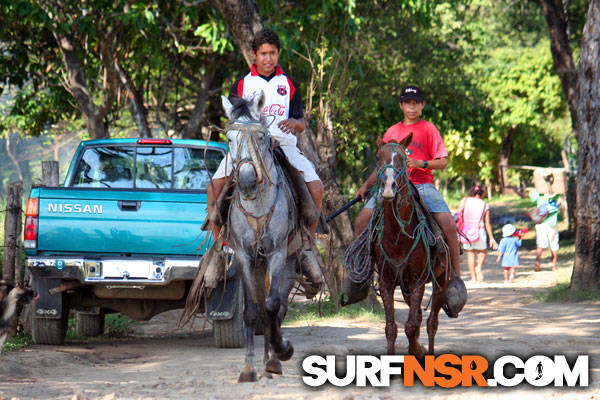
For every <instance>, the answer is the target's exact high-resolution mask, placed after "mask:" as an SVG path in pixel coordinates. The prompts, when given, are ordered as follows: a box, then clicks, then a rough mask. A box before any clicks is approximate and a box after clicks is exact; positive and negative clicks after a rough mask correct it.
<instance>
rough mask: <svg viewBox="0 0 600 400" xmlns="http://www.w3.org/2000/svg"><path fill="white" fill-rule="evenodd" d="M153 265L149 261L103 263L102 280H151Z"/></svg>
mask: <svg viewBox="0 0 600 400" xmlns="http://www.w3.org/2000/svg"><path fill="white" fill-rule="evenodd" d="M152 271H153V265H152V263H151V262H149V261H133V260H131V261H126V262H120V261H103V262H102V272H103V274H102V275H103V277H104V279H107V278H108V279H151V278H152V277H153V275H152Z"/></svg>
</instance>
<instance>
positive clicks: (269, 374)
mask: <svg viewBox="0 0 600 400" xmlns="http://www.w3.org/2000/svg"><path fill="white" fill-rule="evenodd" d="M260 377H261V379H262V378H266V379H273V375H272V374H271V373H269V372H267V371H265V372H263V373H262V375H261V376H260Z"/></svg>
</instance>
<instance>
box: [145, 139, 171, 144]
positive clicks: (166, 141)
mask: <svg viewBox="0 0 600 400" xmlns="http://www.w3.org/2000/svg"><path fill="white" fill-rule="evenodd" d="M137 142H138V144H173V142H171V139H138V141H137Z"/></svg>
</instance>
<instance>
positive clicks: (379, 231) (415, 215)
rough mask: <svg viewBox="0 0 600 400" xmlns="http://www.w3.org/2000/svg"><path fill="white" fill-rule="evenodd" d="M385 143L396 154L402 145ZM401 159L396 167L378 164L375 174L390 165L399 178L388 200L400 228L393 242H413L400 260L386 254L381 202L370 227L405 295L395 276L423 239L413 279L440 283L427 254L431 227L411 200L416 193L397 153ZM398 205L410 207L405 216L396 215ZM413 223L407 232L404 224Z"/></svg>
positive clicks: (403, 159)
mask: <svg viewBox="0 0 600 400" xmlns="http://www.w3.org/2000/svg"><path fill="white" fill-rule="evenodd" d="M387 146H391V147H392V148H394V151H395V152H396V154H400V151H398V147H400V148H402V147H401V146H400V145H399V144H396V143H388V144H387ZM401 163H402V165H401V166H400V168H399V167H396V166H395V165H394V164H393V163H392V164H384V165H383V166H382V167H380V168H379V169H378V175H379V176H380V178H382V179H385V176H384V175H383V172H384V171H385V169H387V168H392V169H393V170H394V171H395V172H396V176H395V177H394V180H395V181H396V182H397V180H398V178H400V180H401V182H400V184H399V185H398V189H397V191H396V194H395V196H394V199H393V200H392V215H393V217H394V220H395V221H396V223H397V224H398V226H399V227H400V232H398V235H397V236H396V240H395V242H394V244H395V245H396V246H397V245H398V244H399V243H400V239H401V238H402V237H404V238H408V239H410V240H412V242H413V244H412V246H411V248H410V250H409V251H408V252H407V253H406V255H405V256H404V257H403V258H402V259H401V260H394V259H392V257H390V255H389V254H388V253H387V252H386V250H385V248H384V246H383V238H384V233H385V217H384V214H385V213H384V210H383V207H384V205H383V203H382V204H381V205H379V207H378V210H377V213H378V214H379V215H380V216H381V217H380V218H377V220H376V222H375V223H374V224H373V227H372V229H373V230H374V235H373V236H375V237H376V245H377V246H378V248H379V251H380V254H381V255H382V257H383V258H384V259H385V261H386V262H387V263H388V264H389V265H390V266H392V267H393V268H394V269H395V272H396V281H398V282H399V283H400V288H401V290H402V292H403V293H404V294H405V295H407V296H410V294H411V292H412V291H409V290H408V288H407V287H406V285H405V283H404V280H403V279H398V277H399V276H401V275H402V272H403V271H404V268H406V266H407V264H408V260H409V259H410V257H411V255H412V254H413V252H414V251H415V249H416V248H417V246H418V245H419V243H423V245H424V248H425V252H426V254H427V262H426V264H425V268H423V271H422V272H421V275H420V276H419V278H418V279H417V281H416V282H417V283H418V282H421V285H424V284H425V283H426V282H427V280H428V279H429V277H431V278H432V282H433V284H436V285H438V287H439V286H440V285H439V283H438V282H437V280H436V279H435V274H434V272H433V260H432V257H431V249H430V244H429V240H428V237H431V235H433V234H432V233H431V231H430V230H429V227H428V226H427V219H426V217H425V216H424V215H423V214H422V212H419V210H420V209H419V207H418V206H417V205H416V204H415V202H414V199H413V196H414V195H418V193H411V192H412V190H413V189H412V188H413V186H412V185H411V183H410V179H409V176H408V174H407V173H406V169H407V165H406V158H405V157H402V156H401ZM379 186H381V181H380V182H379ZM402 192H406V193H407V195H405V196H400V195H399V194H400V193H402ZM400 207H410V210H411V211H410V215H409V217H408V219H404V218H403V217H402V216H401V215H400ZM413 223H416V225H415V226H414V227H413V229H412V233H409V232H408V230H409V229H408V228H410V226H411V225H412V224H413Z"/></svg>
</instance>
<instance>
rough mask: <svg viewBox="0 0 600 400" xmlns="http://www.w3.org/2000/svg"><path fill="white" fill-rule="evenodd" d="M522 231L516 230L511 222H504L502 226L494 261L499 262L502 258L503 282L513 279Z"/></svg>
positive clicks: (509, 281) (517, 262) (517, 263)
mask: <svg viewBox="0 0 600 400" xmlns="http://www.w3.org/2000/svg"><path fill="white" fill-rule="evenodd" d="M523 233H524V232H523V231H521V230H519V231H517V228H515V227H514V225H511V224H506V225H504V226H503V227H502V240H500V244H499V245H498V258H497V260H496V262H500V259H501V258H502V266H503V267H504V283H511V282H513V281H514V280H515V274H516V272H517V266H518V265H519V255H518V254H517V249H518V248H519V247H521V243H522V241H521V235H522V234H523ZM509 272H510V277H509Z"/></svg>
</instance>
